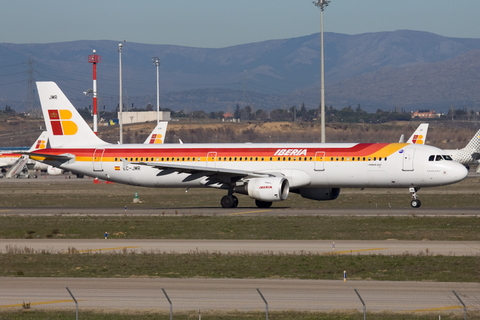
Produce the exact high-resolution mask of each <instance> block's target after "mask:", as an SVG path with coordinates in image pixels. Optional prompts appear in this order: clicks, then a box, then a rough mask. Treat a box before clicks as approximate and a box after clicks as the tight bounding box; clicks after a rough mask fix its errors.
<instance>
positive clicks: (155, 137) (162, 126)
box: [144, 121, 168, 144]
mask: <svg viewBox="0 0 480 320" xmlns="http://www.w3.org/2000/svg"><path fill="white" fill-rule="evenodd" d="M167 126H168V121H160V122H159V123H158V124H157V126H156V127H155V129H153V131H152V133H150V135H149V136H148V138H147V140H145V142H144V144H162V143H165V134H166V132H167Z"/></svg>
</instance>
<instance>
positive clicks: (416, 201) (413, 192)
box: [409, 187, 422, 208]
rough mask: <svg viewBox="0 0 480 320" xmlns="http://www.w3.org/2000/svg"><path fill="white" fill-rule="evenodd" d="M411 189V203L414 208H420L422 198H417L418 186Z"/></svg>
mask: <svg viewBox="0 0 480 320" xmlns="http://www.w3.org/2000/svg"><path fill="white" fill-rule="evenodd" d="M409 191H410V194H411V195H412V202H410V205H411V206H412V208H420V206H421V205H422V202H421V201H420V199H417V191H418V188H414V187H411V188H410V189H409Z"/></svg>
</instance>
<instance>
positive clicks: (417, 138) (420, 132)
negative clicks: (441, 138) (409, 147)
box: [407, 123, 428, 144]
mask: <svg viewBox="0 0 480 320" xmlns="http://www.w3.org/2000/svg"><path fill="white" fill-rule="evenodd" d="M427 131H428V123H421V124H420V125H419V126H418V128H417V130H415V132H414V133H413V134H412V136H411V137H410V139H408V141H407V143H412V144H425V142H426V141H427Z"/></svg>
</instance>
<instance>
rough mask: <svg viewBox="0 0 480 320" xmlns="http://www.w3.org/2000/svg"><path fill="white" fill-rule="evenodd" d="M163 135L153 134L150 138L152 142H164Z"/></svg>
mask: <svg viewBox="0 0 480 320" xmlns="http://www.w3.org/2000/svg"><path fill="white" fill-rule="evenodd" d="M162 143H163V142H162V135H161V134H152V137H151V138H150V144H162Z"/></svg>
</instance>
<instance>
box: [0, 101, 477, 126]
mask: <svg viewBox="0 0 480 320" xmlns="http://www.w3.org/2000/svg"><path fill="white" fill-rule="evenodd" d="M154 109H156V108H154V106H153V105H152V104H150V103H149V104H147V106H146V107H145V108H137V107H134V108H131V109H130V110H126V109H125V110H124V111H154ZM160 111H170V115H171V118H173V119H175V118H191V119H225V120H230V119H238V120H240V121H291V122H296V121H305V122H311V121H316V120H317V118H319V115H320V108H317V109H307V108H306V107H305V104H302V105H301V106H300V108H299V107H297V106H291V107H290V108H284V109H274V110H271V111H266V110H262V109H259V110H255V109H254V108H252V107H251V106H245V107H243V108H242V107H240V105H238V104H237V106H236V108H235V110H234V111H233V112H225V111H211V112H210V113H207V112H205V111H203V110H197V111H191V112H187V111H184V110H181V111H174V110H171V109H170V108H160ZM78 112H79V113H80V115H81V116H82V117H83V118H84V119H86V120H89V119H91V118H92V110H91V108H87V107H85V108H80V109H78ZM117 113H118V107H117V109H116V110H115V111H105V110H99V117H101V118H103V119H116V118H117ZM0 114H1V115H15V114H16V112H15V110H14V109H13V108H12V107H10V106H9V105H6V106H5V109H4V110H0ZM18 115H24V113H19V114H18ZM411 119H412V118H411V114H410V113H407V112H405V111H403V110H401V111H384V110H382V109H377V111H376V112H375V113H368V112H366V111H364V110H363V109H362V108H361V106H360V104H359V105H357V107H356V108H355V109H354V108H352V106H348V107H346V108H343V109H340V110H339V109H336V108H334V107H333V106H329V107H325V120H326V122H328V123H342V122H343V123H386V122H391V121H409V120H411ZM437 119H439V120H467V121H478V120H480V116H479V113H478V112H477V111H475V110H473V109H468V108H463V109H455V108H454V107H452V108H451V109H450V110H449V111H448V113H447V114H446V115H443V114H442V115H440V116H439V118H437ZM416 120H419V119H418V118H417V119H416ZM422 120H425V121H428V119H422Z"/></svg>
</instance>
